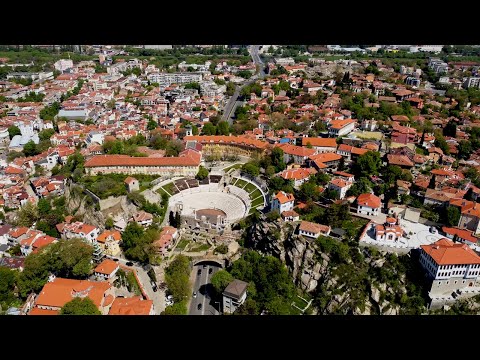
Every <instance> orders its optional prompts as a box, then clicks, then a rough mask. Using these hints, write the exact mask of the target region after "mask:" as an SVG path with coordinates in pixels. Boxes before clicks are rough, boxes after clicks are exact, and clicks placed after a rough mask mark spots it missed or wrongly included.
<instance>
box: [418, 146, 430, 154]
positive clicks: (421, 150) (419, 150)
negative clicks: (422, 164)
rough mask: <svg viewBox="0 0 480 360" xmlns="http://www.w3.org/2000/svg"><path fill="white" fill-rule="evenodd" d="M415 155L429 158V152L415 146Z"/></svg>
mask: <svg viewBox="0 0 480 360" xmlns="http://www.w3.org/2000/svg"><path fill="white" fill-rule="evenodd" d="M415 153H417V154H420V155H425V156H428V150H426V149H424V148H421V147H417V146H415Z"/></svg>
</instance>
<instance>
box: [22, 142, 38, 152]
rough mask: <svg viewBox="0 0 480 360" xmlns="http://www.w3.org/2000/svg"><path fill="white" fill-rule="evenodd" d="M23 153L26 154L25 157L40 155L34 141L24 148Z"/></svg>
mask: <svg viewBox="0 0 480 360" xmlns="http://www.w3.org/2000/svg"><path fill="white" fill-rule="evenodd" d="M23 152H24V153H25V156H35V155H37V154H39V153H40V151H38V149H37V145H35V143H34V142H33V140H30V141H29V142H27V143H26V144H25V145H24V146H23Z"/></svg>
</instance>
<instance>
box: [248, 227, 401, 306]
mask: <svg viewBox="0 0 480 360" xmlns="http://www.w3.org/2000/svg"><path fill="white" fill-rule="evenodd" d="M297 226H298V223H290V224H288V223H287V224H286V223H284V222H282V221H267V220H266V219H265V218H261V219H260V221H259V222H258V223H256V224H254V225H253V226H251V227H250V228H248V229H247V234H246V237H245V239H246V240H245V246H246V247H249V248H253V249H255V250H257V251H260V252H262V253H264V254H268V255H272V256H275V257H277V258H279V259H281V260H282V261H284V262H285V264H286V265H287V267H288V269H289V271H290V272H291V274H292V277H293V279H294V281H295V284H296V286H298V287H299V288H301V289H302V290H304V291H306V292H307V293H309V294H311V295H312V296H313V297H314V298H315V299H316V301H315V302H314V304H315V305H316V307H317V311H318V312H319V313H323V314H330V313H350V314H385V315H387V314H398V313H399V306H398V301H399V300H398V299H400V298H402V296H405V295H406V293H407V291H406V288H405V285H406V281H405V275H404V274H403V275H402V274H398V279H395V281H394V284H395V286H393V285H391V284H390V283H389V284H387V283H385V282H382V281H379V280H378V279H377V277H378V276H377V275H376V274H377V273H378V271H380V269H382V267H384V264H385V261H386V259H385V256H386V254H381V253H379V252H376V253H375V254H371V253H370V252H369V251H364V250H363V248H360V247H358V245H352V246H348V245H346V244H342V242H340V241H339V240H334V239H329V240H328V241H330V242H333V243H334V244H333V246H334V247H335V246H337V244H338V246H340V247H342V248H341V249H340V250H332V251H330V252H328V251H326V250H324V251H322V248H321V245H319V242H318V241H316V240H314V239H307V238H305V237H303V236H299V235H297V234H295V229H296V227H297ZM341 250H344V253H345V254H343V255H342V256H343V257H341V259H340V260H339V255H338V254H337V253H336V251H339V252H340V251H341ZM389 256H390V255H389Z"/></svg>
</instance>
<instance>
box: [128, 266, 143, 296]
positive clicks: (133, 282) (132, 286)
mask: <svg viewBox="0 0 480 360" xmlns="http://www.w3.org/2000/svg"><path fill="white" fill-rule="evenodd" d="M127 282H128V291H130V292H134V293H135V295H142V291H141V290H140V285H139V284H138V282H137V278H136V277H135V274H134V273H133V271H129V272H128V273H127Z"/></svg>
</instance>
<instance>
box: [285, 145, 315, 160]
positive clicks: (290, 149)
mask: <svg viewBox="0 0 480 360" xmlns="http://www.w3.org/2000/svg"><path fill="white" fill-rule="evenodd" d="M277 146H278V147H279V148H281V149H282V150H283V152H284V153H285V154H289V155H295V156H302V157H307V156H312V155H314V154H315V152H316V151H315V150H313V149H308V148H305V147H302V146H295V145H291V144H281V145H277Z"/></svg>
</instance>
